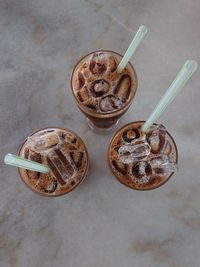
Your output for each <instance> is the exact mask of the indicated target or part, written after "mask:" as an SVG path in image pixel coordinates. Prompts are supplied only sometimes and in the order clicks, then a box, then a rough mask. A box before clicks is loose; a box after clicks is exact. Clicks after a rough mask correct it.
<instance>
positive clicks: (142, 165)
mask: <svg viewBox="0 0 200 267" xmlns="http://www.w3.org/2000/svg"><path fill="white" fill-rule="evenodd" d="M132 174H133V176H134V177H135V178H138V179H141V178H142V177H148V176H150V175H151V174H152V168H151V165H150V164H149V163H148V162H147V161H138V162H137V163H135V164H133V167H132Z"/></svg>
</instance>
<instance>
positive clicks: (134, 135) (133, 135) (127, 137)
mask: <svg viewBox="0 0 200 267" xmlns="http://www.w3.org/2000/svg"><path fill="white" fill-rule="evenodd" d="M139 137H140V133H139V131H138V130H137V129H128V130H125V131H124V132H123V134H122V138H123V140H124V141H125V142H126V143H131V142H132V141H133V140H135V139H138V138H139Z"/></svg>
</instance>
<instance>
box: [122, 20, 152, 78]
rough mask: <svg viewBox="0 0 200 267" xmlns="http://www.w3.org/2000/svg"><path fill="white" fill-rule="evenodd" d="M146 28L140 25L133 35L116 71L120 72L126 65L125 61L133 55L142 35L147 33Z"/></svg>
mask: <svg viewBox="0 0 200 267" xmlns="http://www.w3.org/2000/svg"><path fill="white" fill-rule="evenodd" d="M147 32H148V30H147V28H146V27H145V26H144V25H142V26H140V28H139V29H138V31H137V32H136V34H135V36H134V37H133V40H132V42H131V44H130V46H129V48H128V49H127V50H126V53H125V54H124V56H123V58H122V60H121V61H120V63H119V65H118V67H117V72H118V73H121V72H122V71H123V69H124V68H125V67H126V65H127V63H128V62H129V60H130V58H131V57H132V56H133V54H134V52H135V51H136V49H137V47H138V46H139V44H140V43H141V42H142V40H143V38H144V36H145V35H146V34H147Z"/></svg>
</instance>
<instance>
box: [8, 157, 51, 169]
mask: <svg viewBox="0 0 200 267" xmlns="http://www.w3.org/2000/svg"><path fill="white" fill-rule="evenodd" d="M4 163H5V164H7V165H12V166H15V167H19V168H23V169H27V170H31V171H36V172H42V173H48V172H49V167H48V166H46V165H43V164H40V163H37V162H35V161H32V160H28V159H24V158H22V157H17V156H15V155H13V154H7V155H6V156H5V157H4Z"/></svg>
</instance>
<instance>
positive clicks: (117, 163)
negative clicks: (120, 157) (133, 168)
mask: <svg viewBox="0 0 200 267" xmlns="http://www.w3.org/2000/svg"><path fill="white" fill-rule="evenodd" d="M112 165H113V167H114V168H115V169H116V170H117V171H118V172H119V173H121V174H122V175H126V174H127V172H128V166H127V165H126V164H124V163H122V162H120V161H117V160H113V161H112Z"/></svg>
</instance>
